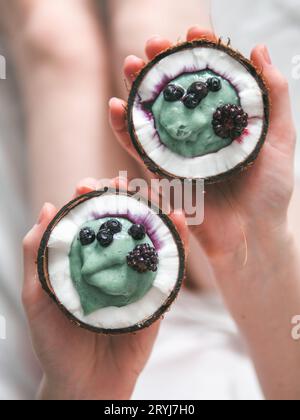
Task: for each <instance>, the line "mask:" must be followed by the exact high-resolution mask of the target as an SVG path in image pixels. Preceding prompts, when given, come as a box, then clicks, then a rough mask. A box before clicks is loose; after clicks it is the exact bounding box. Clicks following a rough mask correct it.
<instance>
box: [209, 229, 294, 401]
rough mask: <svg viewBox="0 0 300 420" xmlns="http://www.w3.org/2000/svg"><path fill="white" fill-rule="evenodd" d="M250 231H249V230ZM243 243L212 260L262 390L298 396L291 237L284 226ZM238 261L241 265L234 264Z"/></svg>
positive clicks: (286, 396)
mask: <svg viewBox="0 0 300 420" xmlns="http://www.w3.org/2000/svg"><path fill="white" fill-rule="evenodd" d="M252 236H253V235H252ZM252 240H253V241H255V243H248V247H249V250H250V251H249V253H248V257H247V262H245V263H241V265H240V266H239V265H238V264H237V262H238V261H243V258H242V256H243V255H245V248H243V249H242V247H241V249H239V250H237V252H236V253H235V254H234V255H232V256H231V257H227V258H226V259H223V260H222V261H218V262H215V272H216V276H217V278H218V281H219V283H220V285H221V288H222V290H223V293H224V297H225V300H226V302H227V304H228V306H229V308H230V311H231V313H232V315H233V316H234V318H235V320H236V322H237V324H238V326H239V327H240V330H241V332H242V334H243V335H244V336H245V338H246V340H247V342H248V345H249V348H250V351H251V354H252V356H253V360H254V363H255V366H256V368H257V372H258V376H259V378H260V381H261V384H262V387H263V390H264V392H265V395H266V397H267V398H269V399H299V398H300V376H299V372H300V344H299V343H298V342H297V341H295V340H293V338H292V334H291V332H292V324H291V321H292V318H293V317H294V316H295V315H299V314H300V267H299V264H298V255H297V251H296V247H295V245H294V240H293V238H292V237H291V236H290V235H289V234H288V233H287V232H286V231H285V229H284V230H282V231H280V232H276V234H274V236H273V237H268V238H266V237H264V238H260V240H258V239H257V238H252V239H249V241H252ZM237 267H239V268H237Z"/></svg>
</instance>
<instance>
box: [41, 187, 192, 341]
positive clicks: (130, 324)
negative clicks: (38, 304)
mask: <svg viewBox="0 0 300 420" xmlns="http://www.w3.org/2000/svg"><path fill="white" fill-rule="evenodd" d="M38 273H39V278H40V282H41V284H42V286H43V288H44V290H45V291H46V292H47V293H48V294H49V295H50V297H51V298H52V299H53V300H54V301H55V302H56V303H57V304H58V305H59V307H60V308H61V309H62V310H63V312H64V313H65V314H66V315H67V317H68V318H69V319H70V320H71V321H73V322H74V323H76V324H77V325H79V326H80V327H83V328H86V329H88V330H90V331H93V332H96V333H104V334H121V333H130V332H134V331H138V330H141V329H143V328H146V327H149V326H150V325H151V324H152V323H153V322H155V321H156V320H158V319H159V318H160V317H161V316H162V315H163V314H164V312H165V311H167V309H168V308H169V307H170V305H171V304H172V302H173V301H174V299H175V298H176V296H177V294H178V292H179V290H180V287H181V285H182V281H183V278H184V273H185V252H184V246H183V243H182V241H181V239H180V236H179V234H178V232H177V230H176V227H175V225H174V224H173V223H172V221H171V220H170V218H169V217H168V216H167V215H165V214H163V213H162V212H161V211H160V210H159V209H158V208H157V207H156V206H154V205H153V204H151V203H147V202H146V201H144V200H142V199H141V200H138V199H137V198H136V197H134V196H132V195H131V194H130V193H125V192H117V191H115V190H111V189H105V190H103V191H97V192H92V193H89V194H86V195H84V196H81V197H79V198H77V199H75V200H74V201H72V202H71V203H69V204H68V205H66V206H65V207H64V208H63V209H62V210H61V211H60V212H59V213H58V215H57V216H56V217H55V219H54V220H53V221H52V222H51V223H50V225H49V227H48V229H47V230H46V232H45V234H44V237H43V239H42V242H41V245H40V249H39V254H38Z"/></svg>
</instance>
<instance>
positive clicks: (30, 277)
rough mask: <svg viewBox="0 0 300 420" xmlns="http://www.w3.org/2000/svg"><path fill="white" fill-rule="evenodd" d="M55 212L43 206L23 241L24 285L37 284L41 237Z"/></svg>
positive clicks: (51, 206) (47, 206)
mask: <svg viewBox="0 0 300 420" xmlns="http://www.w3.org/2000/svg"><path fill="white" fill-rule="evenodd" d="M56 213H57V210H56V208H55V207H54V206H53V205H52V204H45V205H44V207H43V209H42V211H41V214H40V216H39V220H38V223H37V224H36V225H35V226H34V227H33V229H32V230H31V231H30V232H29V233H28V234H27V236H26V237H25V239H24V241H23V251H24V285H25V287H30V285H33V284H34V283H36V282H37V274H36V261H37V253H38V249H39V246H40V242H41V240H42V236H43V234H44V232H45V230H46V229H47V227H48V225H49V223H50V222H51V220H52V219H53V218H54V216H55V215H56Z"/></svg>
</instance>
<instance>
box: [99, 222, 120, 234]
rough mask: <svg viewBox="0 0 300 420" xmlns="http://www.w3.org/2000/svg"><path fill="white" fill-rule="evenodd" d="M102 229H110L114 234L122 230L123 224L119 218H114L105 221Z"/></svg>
mask: <svg viewBox="0 0 300 420" xmlns="http://www.w3.org/2000/svg"><path fill="white" fill-rule="evenodd" d="M100 230H109V231H110V232H111V233H112V234H113V235H115V234H116V233H120V232H121V231H122V225H121V223H120V222H119V221H118V220H115V219H112V220H109V221H108V222H106V223H104V224H103V225H102V226H101V227H100Z"/></svg>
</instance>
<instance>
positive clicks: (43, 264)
mask: <svg viewBox="0 0 300 420" xmlns="http://www.w3.org/2000/svg"><path fill="white" fill-rule="evenodd" d="M109 192H110V193H115V194H123V195H127V196H128V197H132V196H133V195H134V194H132V193H130V192H124V191H123V192H122V191H116V190H114V189H110V188H105V189H103V190H100V191H93V192H91V193H88V194H84V195H82V196H79V197H77V198H76V199H74V200H72V201H71V202H70V203H68V204H67V205H66V206H64V207H63V208H62V209H61V210H60V211H59V212H58V214H57V215H56V216H55V218H54V219H53V220H52V221H51V223H50V224H49V226H48V228H47V229H46V231H45V233H44V235H43V238H42V241H41V244H40V247H39V251H38V258H37V268H38V276H39V280H40V283H41V285H42V288H43V289H44V291H45V292H46V293H47V294H48V295H49V296H50V298H51V299H52V300H53V301H54V302H55V303H56V304H57V306H58V307H59V309H60V310H61V311H62V312H63V313H64V314H65V315H66V317H67V318H68V319H69V320H70V322H71V323H73V324H74V325H77V326H78V327H81V328H83V329H86V330H89V331H91V332H93V333H97V334H107V335H118V334H129V333H135V332H138V331H140V330H143V329H145V328H148V327H150V325H152V324H153V323H154V322H156V321H157V320H159V319H160V318H161V317H162V316H163V314H164V313H165V312H166V311H168V309H169V308H170V306H171V304H172V303H173V302H174V300H175V299H176V297H177V295H178V293H179V291H180V288H181V286H182V283H183V280H184V278H185V248H184V244H183V242H182V240H181V238H180V236H179V233H178V231H177V229H176V227H175V225H174V223H173V222H172V220H171V219H170V218H169V217H168V216H167V215H166V214H164V213H163V212H162V210H160V209H159V208H158V207H156V210H157V215H158V216H159V217H160V219H161V220H162V221H163V222H164V224H165V225H166V226H167V227H168V228H169V230H170V231H171V233H172V236H173V238H174V241H175V243H176V246H177V249H178V255H179V260H180V261H179V265H180V269H179V274H178V279H177V282H176V285H175V287H174V289H173V291H172V293H171V295H170V296H169V298H168V300H167V301H166V302H165V303H164V305H163V306H161V307H160V308H159V309H158V310H157V311H156V312H155V313H154V314H153V315H152V316H151V317H150V318H147V319H144V320H143V321H141V322H139V323H138V324H136V325H134V326H132V327H128V328H120V329H102V328H96V327H93V326H91V325H88V324H85V323H83V322H81V321H80V320H78V319H77V318H76V317H75V316H74V315H73V314H71V313H70V312H69V311H68V310H67V309H66V308H65V307H64V305H63V304H62V303H61V302H60V301H59V299H58V298H57V296H56V295H55V292H54V290H53V288H52V287H51V281H50V278H49V272H48V242H49V239H50V236H51V234H52V231H53V229H54V228H55V227H56V226H57V224H58V223H59V222H60V221H61V220H62V219H63V218H64V217H65V216H66V215H67V214H68V213H69V212H70V211H71V210H73V209H74V208H75V207H77V206H78V205H79V204H81V203H83V202H85V201H88V200H90V199H92V198H95V197H100V196H102V195H103V194H106V193H109ZM143 201H144V203H145V204H147V205H148V206H152V208H155V206H154V205H153V204H152V203H151V202H147V201H146V200H143Z"/></svg>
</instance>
